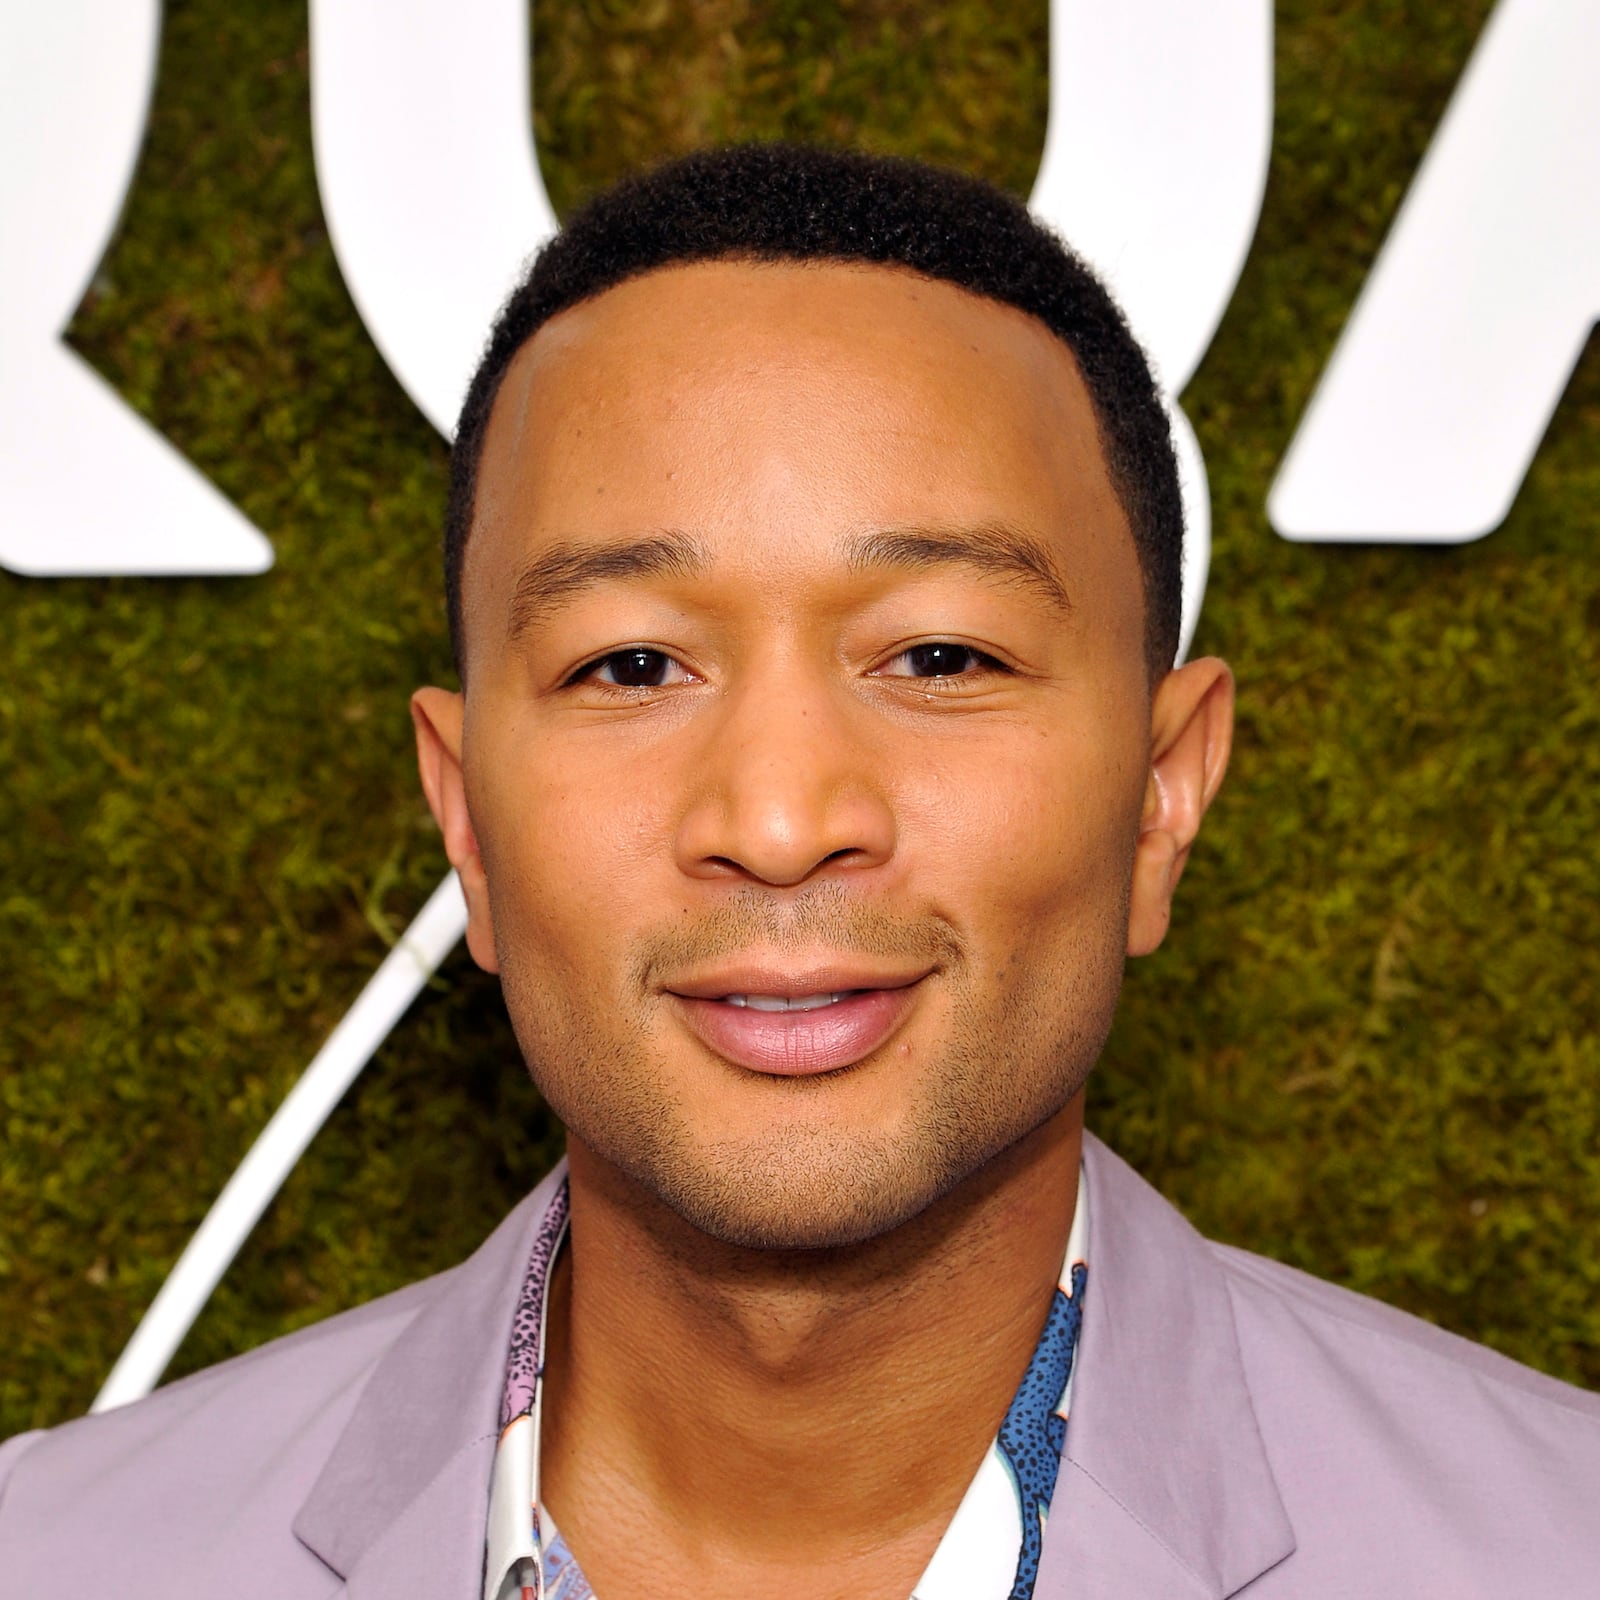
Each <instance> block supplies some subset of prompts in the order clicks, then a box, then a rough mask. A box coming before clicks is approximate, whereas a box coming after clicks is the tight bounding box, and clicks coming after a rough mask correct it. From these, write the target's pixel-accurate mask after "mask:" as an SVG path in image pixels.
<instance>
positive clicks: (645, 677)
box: [573, 645, 689, 689]
mask: <svg viewBox="0 0 1600 1600" xmlns="http://www.w3.org/2000/svg"><path fill="white" fill-rule="evenodd" d="M585 678H587V679H592V680H594V681H595V682H597V683H604V684H609V685H610V686H611V687H612V688H616V689H662V688H665V687H666V686H667V685H668V684H673V683H684V682H687V681H688V678H689V674H688V673H687V672H685V671H684V669H683V667H682V666H681V665H680V664H679V663H678V662H677V661H675V660H673V658H672V657H671V656H669V655H668V654H667V653H666V651H665V650H651V649H649V648H647V647H646V646H644V645H630V646H629V647H628V648H627V649H626V650H613V651H612V652H611V654H610V655H608V656H602V657H601V658H600V659H599V660H598V661H595V662H591V663H590V664H589V666H587V667H585V668H584V669H583V671H582V672H580V673H578V674H577V675H576V677H575V678H574V680H573V681H574V682H578V681H581V680H582V679H585Z"/></svg>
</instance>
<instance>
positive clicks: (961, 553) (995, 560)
mask: <svg viewBox="0 0 1600 1600" xmlns="http://www.w3.org/2000/svg"><path fill="white" fill-rule="evenodd" d="M845 558H846V560H847V561H848V562H849V564H850V565H851V567H852V568H854V569H855V570H857V571H865V570H868V569H870V568H874V567H899V568H902V569H907V570H921V569H926V568H930V567H940V566H963V567H970V568H973V569H975V570H976V571H978V572H979V573H981V574H982V575H983V576H985V577H989V578H998V579H1000V580H1002V581H1004V582H1008V583H1013V584H1017V585H1020V586H1021V587H1023V588H1028V589H1032V590H1034V591H1036V592H1037V593H1038V594H1039V595H1040V596H1042V597H1043V598H1044V599H1045V600H1047V601H1049V603H1050V604H1051V605H1052V606H1054V607H1056V608H1057V609H1058V610H1061V611H1066V612H1070V611H1071V610H1072V599H1071V596H1070V595H1068V593H1067V586H1066V585H1065V584H1064V583H1063V582H1062V581H1061V575H1060V574H1059V573H1058V572H1057V571H1056V565H1055V562H1054V561H1052V560H1051V558H1050V552H1049V550H1048V549H1047V548H1046V547H1045V545H1044V544H1043V543H1042V542H1041V541H1040V540H1038V539H1036V538H1034V537H1033V535H1032V534H1029V533H1024V532H1023V531H1022V529H1020V528H1014V527H1012V526H1010V525H1009V524H1007V523H1003V522H991V523H984V524H981V525H979V526H977V527H957V528H938V527H934V528H885V529H882V530H877V531H874V532H871V533H859V534H856V535H855V536H854V537H852V538H851V539H849V540H847V541H846V543H845Z"/></svg>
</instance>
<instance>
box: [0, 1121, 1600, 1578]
mask: <svg viewBox="0 0 1600 1600" xmlns="http://www.w3.org/2000/svg"><path fill="white" fill-rule="evenodd" d="M1085 1169H1086V1176H1087V1181H1088V1184H1089V1188H1090V1204H1091V1207H1092V1212H1091V1214H1092V1215H1093V1217H1094V1232H1095V1237H1094V1246H1093V1248H1094V1278H1093V1281H1092V1282H1091V1284H1090V1286H1089V1294H1088V1297H1087V1301H1086V1306H1085V1315H1084V1325H1083V1335H1082V1343H1081V1345H1080V1347H1079V1360H1080V1362H1081V1365H1080V1368H1079V1376H1078V1378H1077V1380H1076V1382H1075V1384H1074V1395H1073V1408H1072V1423H1071V1427H1070V1428H1069V1430H1068V1434H1067V1449H1066V1455H1065V1458H1064V1459H1063V1462H1062V1469H1061V1474H1060V1478H1059V1481H1058V1484H1057V1487H1056V1494H1055V1500H1054V1502H1053V1503H1052V1507H1051V1514H1050V1520H1049V1525H1048V1528H1047V1531H1046V1534H1045V1544H1044V1560H1043V1565H1042V1568H1041V1571H1040V1574H1039V1581H1038V1586H1037V1589H1036V1594H1037V1596H1038V1600H1113V1597H1119V1600H1120V1597H1124V1596H1126V1597H1130V1600H1131V1597H1138V1600H1162V1597H1167V1596H1171V1597H1174V1600H1198V1597H1202V1596H1209V1597H1211V1600H1222V1597H1224V1596H1228V1595H1234V1594H1238V1593H1239V1592H1240V1591H1241V1590H1245V1589H1247V1588H1248V1592H1249V1600H1289V1597H1293V1600H1309V1597H1320V1596H1338V1597H1339V1600H1361V1597H1374V1600H1375V1597H1378V1596H1383V1597H1385V1600H1389V1597H1403V1600H1435V1597H1436V1600H1477V1597H1482V1600H1490V1597H1493V1600H1507V1597H1521V1596H1537V1597H1538V1600H1578V1597H1580V1596H1581V1597H1585V1600H1594V1597H1595V1596H1597V1595H1600V1397H1596V1396H1594V1395H1590V1394H1587V1393H1584V1392H1582V1391H1580V1390H1577V1389H1572V1388H1569V1387H1567V1386H1566V1385H1564V1384H1560V1383H1557V1382H1555V1381H1553V1380H1552V1379H1549V1378H1545V1377H1541V1376H1539V1375H1538V1374H1536V1373H1533V1372H1530V1371H1528V1370H1527V1369H1526V1368H1524V1367H1520V1366H1518V1365H1516V1364H1515V1363H1514V1362H1511V1361H1508V1360H1506V1359H1505V1358H1504V1357H1501V1356H1497V1355H1493V1354H1491V1353H1490V1352H1489V1351H1487V1350H1483V1349H1480V1348H1479V1347H1477V1346H1475V1345H1472V1344H1469V1343H1467V1342H1465V1341H1464V1340H1461V1339H1457V1338H1454V1337H1452V1336H1451V1335H1449V1334H1445V1333H1441V1332H1439V1331H1438V1330H1437V1329H1435V1328H1432V1327H1430V1326H1428V1325H1427V1324H1425V1323H1422V1322H1418V1321H1416V1320H1415V1319H1413V1318H1411V1317H1407V1316H1405V1315H1403V1314H1401V1313H1400V1312H1397V1311H1394V1310H1391V1309H1389V1308H1388V1307H1385V1306H1382V1305H1379V1304H1377V1303H1376V1302H1374V1301H1370V1300H1365V1299H1362V1298H1360V1297H1359V1296H1356V1295H1353V1294H1349V1293H1347V1292H1346V1291H1344V1290H1341V1289H1336V1288H1333V1287H1332V1286H1330V1285H1328V1284H1325V1283H1321V1282H1318V1281H1317V1280H1316V1279H1313V1278H1308V1277H1305V1276H1304V1275H1302V1274H1300V1273H1298V1272H1295V1271H1292V1270H1291V1269H1289V1268H1287V1267H1283V1266H1279V1265H1277V1264H1275V1263H1273V1262H1270V1261H1266V1260H1263V1259H1261V1258H1260V1257H1258V1256H1252V1255H1248V1254H1246V1253H1245V1252H1243V1251H1240V1250H1233V1249H1229V1248H1226V1247H1223V1246H1219V1245H1213V1244H1208V1243H1207V1242H1206V1241H1205V1240H1203V1239H1202V1238H1201V1237H1200V1236H1199V1235H1198V1234H1197V1233H1196V1232H1195V1231H1194V1230H1193V1229H1192V1228H1191V1227H1190V1226H1189V1224H1188V1223H1187V1222H1185V1221H1184V1220H1183V1218H1182V1217H1181V1216H1179V1215H1178V1213H1177V1212H1176V1211H1174V1210H1173V1209H1172V1207H1171V1206H1169V1205H1168V1204H1167V1203H1166V1201H1164V1200H1163V1199H1162V1198H1161V1197H1160V1196H1159V1195H1157V1194H1156V1193H1155V1191H1154V1190H1153V1189H1151V1188H1150V1187H1149V1186H1148V1185H1146V1184H1145V1183H1144V1182H1143V1181H1142V1180H1141V1179H1140V1178H1138V1177H1137V1176H1136V1175H1135V1174H1134V1173H1133V1172H1132V1171H1130V1170H1129V1169H1128V1168H1127V1167H1126V1166H1125V1165H1124V1164H1123V1163H1122V1162H1121V1161H1119V1160H1118V1159H1117V1158H1116V1157H1115V1156H1114V1155H1112V1154H1111V1153H1110V1151H1108V1150H1107V1149H1106V1148H1105V1147H1104V1146H1103V1145H1101V1144H1099V1143H1098V1142H1095V1141H1093V1140H1091V1141H1090V1142H1089V1144H1088V1148H1087V1152H1086V1155H1085ZM553 1183H554V1177H552V1178H551V1179H549V1180H547V1181H546V1182H545V1183H543V1184H542V1185H540V1187H539V1188H538V1189H537V1190H536V1191H535V1192H534V1193H533V1194H532V1195H530V1196H529V1197H528V1199H527V1200H526V1201H524V1202H523V1203H522V1204H521V1205H520V1206H518V1207H517V1209H516V1210H515V1211H514V1212H513V1213H512V1214H511V1215H510V1216H509V1217H508V1218H507V1219H506V1221H505V1222H504V1223H503V1224H502V1225H501V1226H500V1227H499V1229H497V1230H496V1232H495V1233H494V1234H493V1235H492V1236H491V1237H490V1239H489V1240H488V1242H487V1243H486V1244H484V1245H483V1247H482V1248H481V1249H480V1250H479V1251H478V1252H477V1254H476V1255H474V1256H473V1257H472V1258H471V1259H470V1260H468V1261H466V1262H465V1263H463V1264H462V1265H461V1266H459V1267H456V1268H454V1269H453V1270H452V1271H450V1272H446V1273H443V1274H441V1275H440V1276H438V1277H436V1278H431V1279H428V1280H427V1281H425V1282H423V1283H418V1284H413V1285H412V1286H411V1287H409V1288H407V1289H403V1290H401V1291H400V1292H399V1293H398V1294H394V1295H390V1296H388V1297H387V1298H385V1299H382V1300H378V1301H375V1302H374V1303H373V1304H371V1305H368V1306H364V1307H362V1308H361V1309H359V1310H357V1311H352V1312H349V1313H347V1314H345V1315H343V1316H338V1317H333V1318H330V1319H329V1320H328V1321H326V1322H324V1323H321V1324H319V1325H318V1326H316V1327H313V1328H309V1329H307V1330H305V1331H304V1332H301V1333H298V1334H295V1335H293V1336H292V1337H290V1338H287V1339H282V1340H279V1341H277V1342H276V1343H274V1344H270V1345H267V1346H265V1347H263V1348H262V1349H260V1350H256V1351H253V1352H252V1353H251V1354H249V1355H246V1356H243V1357H240V1358H239V1359H238V1360H235V1361H230V1362H227V1363H225V1364H224V1365H222V1366H218V1367H214V1368H212V1369H211V1370H209V1371H207V1372H202V1373H198V1374H196V1375H195V1376H193V1377H190V1378H187V1379H185V1380H183V1381H182V1382H180V1383H175V1384H173V1385H171V1386H170V1387H169V1388H165V1389H162V1390H159V1391H158V1392H157V1393H156V1394H155V1395H153V1396H152V1397H151V1398H149V1399H148V1400H144V1401H141V1402H140V1403H139V1404H137V1405H132V1406H128V1407H125V1408H124V1409H122V1410H120V1411H113V1412H110V1413H108V1414H106V1415H103V1416H98V1417H89V1418H84V1419H83V1420H81V1421H77V1422H72V1423H68V1424H67V1425H66V1426H64V1427H61V1428H57V1429H55V1430H53V1431H51V1432H48V1433H32V1434H22V1435H19V1436H18V1437H17V1438H14V1439H12V1440H10V1441H9V1442H8V1443H6V1444H5V1445H4V1446H0V1600H54V1597H55V1596H60V1595H67V1594H69V1593H70V1594H88V1593H105V1594H108V1595H116V1596H117V1597H118V1600H202V1597H203V1600H221V1597H226V1600H257V1597H259V1600H312V1597H318V1600H321V1597H332V1596H343V1597H346V1600H408V1597H413V1596H414V1597H416V1600H478V1596H479V1593H480V1585H481V1582H482V1568H483V1544H484V1519H485V1514H486V1509H487V1496H488V1485H489V1472H490V1462H491V1455H492V1451H493V1448H494V1443H495V1433H496V1421H497V1413H498V1406H499V1400H500V1383H501V1377H502V1364H503V1361H504V1357H505V1352H506V1346H507V1340H508V1337H509V1332H510V1325H511V1315H512V1307H513V1301H514V1299H515V1296H516V1291H517V1287H518V1284H519V1281H520V1278H521V1273H522V1268H523V1265H524V1262H525V1261H526V1258H527V1254H528V1250H529V1247H530V1244H531V1241H532V1238H533V1234H534V1231H535V1229H536V1228H537V1226H538V1223H539V1219H540V1217H541V1216H542V1214H543V1211H544V1207H545V1205H546V1204H547V1203H548V1200H549V1196H550V1194H551V1190H552V1186H553Z"/></svg>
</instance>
